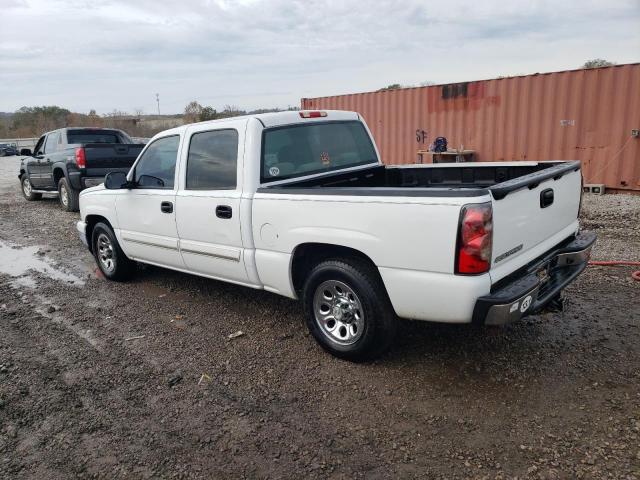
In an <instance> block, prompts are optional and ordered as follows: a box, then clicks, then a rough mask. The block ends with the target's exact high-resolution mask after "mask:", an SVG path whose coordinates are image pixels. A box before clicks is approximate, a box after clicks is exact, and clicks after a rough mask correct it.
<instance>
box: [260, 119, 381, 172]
mask: <svg viewBox="0 0 640 480" xmlns="http://www.w3.org/2000/svg"><path fill="white" fill-rule="evenodd" d="M377 161H378V158H377V156H376V151H375V149H374V147H373V143H372V142H371V139H370V138H369V135H368V134H367V131H366V130H365V128H364V125H362V123H361V122H358V121H347V122H323V123H313V124H308V125H290V126H286V127H277V128H271V129H268V130H265V131H264V133H263V137H262V161H261V170H262V175H261V177H262V182H273V181H276V180H283V179H287V178H294V177H301V176H304V175H313V174H316V173H324V172H329V171H331V170H338V169H342V168H348V167H355V166H358V165H365V164H369V163H374V162H376V163H377Z"/></svg>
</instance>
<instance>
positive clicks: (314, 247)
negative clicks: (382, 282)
mask: <svg viewBox="0 0 640 480" xmlns="http://www.w3.org/2000/svg"><path fill="white" fill-rule="evenodd" d="M330 258H346V259H348V258H358V259H360V260H361V261H365V262H367V263H369V264H371V266H372V267H373V268H374V269H375V271H376V272H378V267H376V264H375V263H373V260H371V258H369V257H368V256H367V255H365V254H364V253H362V252H361V251H359V250H356V249H355V248H350V247H344V246H342V245H332V244H328V243H303V244H301V245H298V246H297V247H296V248H295V250H294V252H293V260H292V262H291V279H292V281H293V288H294V290H295V292H296V293H297V294H298V295H299V294H300V293H301V292H302V288H303V287H304V281H305V279H306V278H307V275H308V274H309V272H310V271H311V270H312V269H313V268H314V267H315V266H316V265H318V264H319V263H320V262H323V261H324V260H328V259H330ZM378 275H379V273H378Z"/></svg>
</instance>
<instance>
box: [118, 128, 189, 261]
mask: <svg viewBox="0 0 640 480" xmlns="http://www.w3.org/2000/svg"><path fill="white" fill-rule="evenodd" d="M179 144H180V136H179V135H168V136H165V137H160V138H157V139H156V140H154V141H153V142H152V143H150V144H149V146H148V147H147V149H146V150H145V151H144V153H143V154H142V156H141V157H140V159H139V160H138V162H137V163H136V165H135V169H134V172H133V180H134V182H135V183H136V187H135V188H132V189H131V190H126V189H123V190H121V191H120V192H119V193H118V196H117V199H116V213H117V216H118V225H119V227H120V229H119V235H120V242H121V245H122V247H123V250H124V251H125V253H126V254H127V256H129V257H131V258H134V259H136V260H140V261H143V262H147V263H152V264H155V265H162V266H167V267H172V268H179V269H182V268H184V262H183V261H182V256H181V255H180V252H179V251H178V233H177V230H176V208H175V197H176V188H175V178H176V160H177V157H178V149H179Z"/></svg>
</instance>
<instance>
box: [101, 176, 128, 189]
mask: <svg viewBox="0 0 640 480" xmlns="http://www.w3.org/2000/svg"><path fill="white" fill-rule="evenodd" d="M128 185H129V182H127V174H126V173H124V172H110V173H107V175H106V176H105V177H104V188H106V189H107V190H120V189H121V188H128Z"/></svg>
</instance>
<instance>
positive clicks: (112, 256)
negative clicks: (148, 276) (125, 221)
mask: <svg viewBox="0 0 640 480" xmlns="http://www.w3.org/2000/svg"><path fill="white" fill-rule="evenodd" d="M91 247H92V251H93V256H94V257H95V259H96V263H97V264H98V268H99V269H100V271H101V272H102V274H103V275H104V276H105V277H106V278H108V279H109V280H114V281H116V282H122V281H124V280H128V279H130V278H131V277H132V276H133V275H134V274H135V272H136V262H134V261H133V260H129V258H127V256H126V255H125V254H124V252H123V251H122V249H121V248H120V244H119V243H118V240H117V239H116V235H115V233H113V230H112V229H111V227H110V226H109V225H107V224H106V223H102V222H100V223H98V224H96V226H95V227H93V232H92V233H91Z"/></svg>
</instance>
